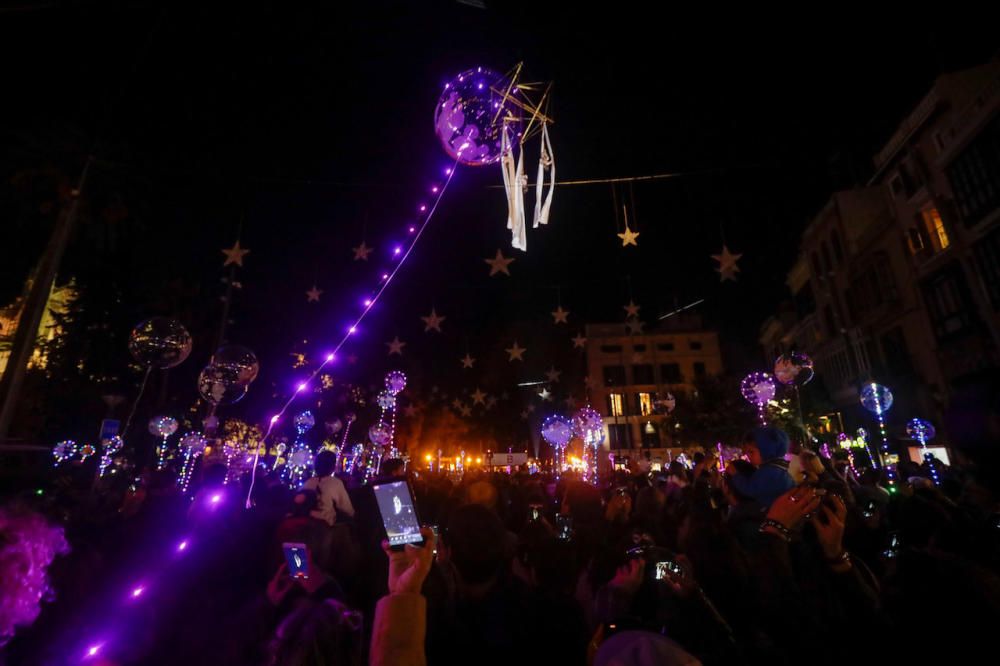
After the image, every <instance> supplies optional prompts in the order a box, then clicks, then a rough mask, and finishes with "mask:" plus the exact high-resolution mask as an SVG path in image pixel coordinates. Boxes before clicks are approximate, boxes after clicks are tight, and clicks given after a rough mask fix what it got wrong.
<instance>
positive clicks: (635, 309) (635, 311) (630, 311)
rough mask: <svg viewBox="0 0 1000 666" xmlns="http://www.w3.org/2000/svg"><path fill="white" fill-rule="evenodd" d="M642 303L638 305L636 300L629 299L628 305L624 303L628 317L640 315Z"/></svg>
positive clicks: (623, 307)
mask: <svg viewBox="0 0 1000 666" xmlns="http://www.w3.org/2000/svg"><path fill="white" fill-rule="evenodd" d="M640 307H642V306H640V305H636V303H635V301H633V300H632V299H629V301H628V305H623V306H622V309H623V310H625V313H626V314H625V316H626V317H638V316H639V308H640Z"/></svg>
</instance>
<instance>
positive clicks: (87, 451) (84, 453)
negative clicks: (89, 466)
mask: <svg viewBox="0 0 1000 666" xmlns="http://www.w3.org/2000/svg"><path fill="white" fill-rule="evenodd" d="M94 453H96V449H95V448H94V445H93V444H84V445H83V446H81V447H80V460H86V459H87V458H89V457H90V456H92V455H94Z"/></svg>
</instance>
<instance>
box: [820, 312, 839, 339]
mask: <svg viewBox="0 0 1000 666" xmlns="http://www.w3.org/2000/svg"><path fill="white" fill-rule="evenodd" d="M823 323H824V324H825V325H826V336H827V337H828V338H833V337H836V336H837V322H835V321H834V320H833V308H831V307H830V306H829V305H827V306H826V307H825V308H823Z"/></svg>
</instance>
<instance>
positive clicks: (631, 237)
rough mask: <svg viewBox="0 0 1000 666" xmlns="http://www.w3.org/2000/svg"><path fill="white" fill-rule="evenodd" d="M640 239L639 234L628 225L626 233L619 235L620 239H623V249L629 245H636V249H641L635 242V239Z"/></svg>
mask: <svg viewBox="0 0 1000 666" xmlns="http://www.w3.org/2000/svg"><path fill="white" fill-rule="evenodd" d="M638 237H639V232H638V231H632V230H631V229H629V228H628V225H627V224H626V225H625V233H622V234H618V238H621V239H622V247H626V246H628V245H634V246H636V247H639V244H638V243H636V242H635V239H636V238H638Z"/></svg>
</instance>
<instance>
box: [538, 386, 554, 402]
mask: <svg viewBox="0 0 1000 666" xmlns="http://www.w3.org/2000/svg"><path fill="white" fill-rule="evenodd" d="M538 397H539V398H541V399H542V400H551V399H552V392H551V391H549V390H548V389H547V388H543V389H542V390H541V391H539V392H538Z"/></svg>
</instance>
